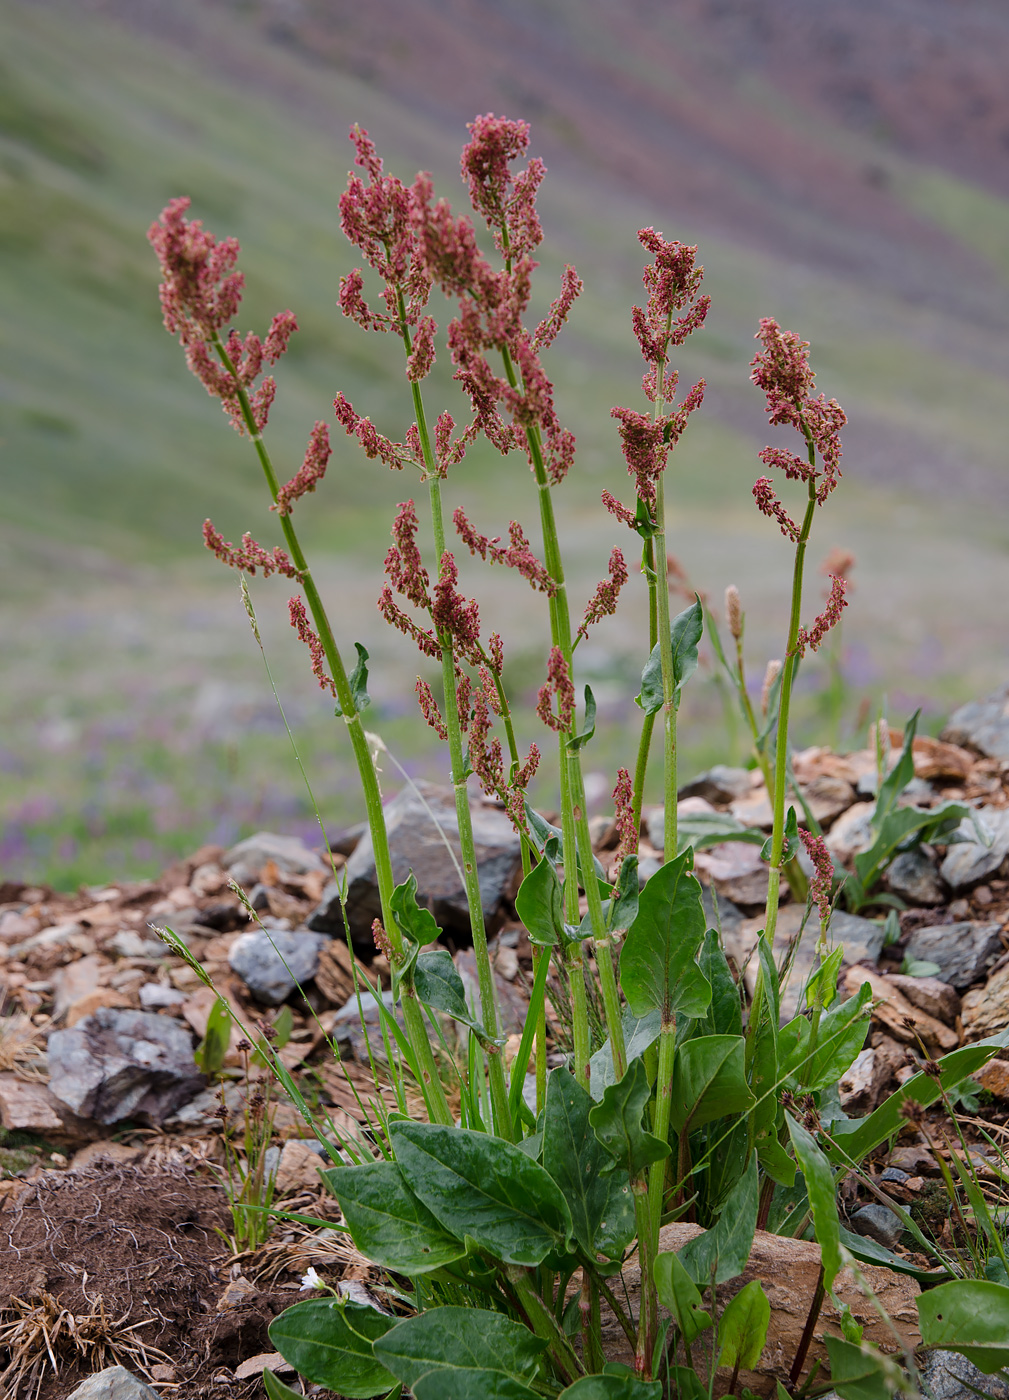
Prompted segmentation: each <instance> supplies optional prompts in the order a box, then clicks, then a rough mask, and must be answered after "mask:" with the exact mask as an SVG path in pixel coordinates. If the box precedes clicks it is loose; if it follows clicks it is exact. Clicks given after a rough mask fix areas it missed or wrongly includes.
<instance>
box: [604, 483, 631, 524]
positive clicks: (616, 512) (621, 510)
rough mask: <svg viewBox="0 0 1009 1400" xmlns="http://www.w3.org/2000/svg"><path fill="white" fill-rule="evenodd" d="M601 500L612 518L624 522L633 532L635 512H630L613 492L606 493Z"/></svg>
mask: <svg viewBox="0 0 1009 1400" xmlns="http://www.w3.org/2000/svg"><path fill="white" fill-rule="evenodd" d="M601 499H602V503H603V505H604V506H605V507H606V509H607V510H608V511H609V513H610V514H611V515H612V516H615V517H616V519H617V520H620V521H622V522H623V523H624V524H625V525H627V526H628V527H629V528H630V529H631V530H633V529H634V523H635V516H634V512H633V511H632V510H628V509H627V507H626V506H625V505H622V504H621V502H620V501H618V500H617V498H616V496H614V494H613V492H612V491H604V492H603V494H602V498H601Z"/></svg>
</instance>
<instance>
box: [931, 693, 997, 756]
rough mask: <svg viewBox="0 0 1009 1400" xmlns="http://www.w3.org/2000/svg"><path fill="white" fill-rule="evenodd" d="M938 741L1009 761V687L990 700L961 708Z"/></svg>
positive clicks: (976, 701)
mask: <svg viewBox="0 0 1009 1400" xmlns="http://www.w3.org/2000/svg"><path fill="white" fill-rule="evenodd" d="M939 737H940V739H944V740H945V741H946V743H947V744H959V745H960V747H961V748H969V749H976V750H977V752H978V753H982V754H984V755H985V757H986V758H1009V686H1006V687H1005V688H1004V689H1003V690H999V691H996V693H995V694H994V695H989V696H988V699H987V700H972V701H970V702H969V703H968V704H966V705H961V706H960V708H959V709H958V710H955V711H954V712H953V714H952V715H950V719H949V723H948V724H947V725H946V728H945V729H944V730H943V731H942V733H941V734H940V736H939Z"/></svg>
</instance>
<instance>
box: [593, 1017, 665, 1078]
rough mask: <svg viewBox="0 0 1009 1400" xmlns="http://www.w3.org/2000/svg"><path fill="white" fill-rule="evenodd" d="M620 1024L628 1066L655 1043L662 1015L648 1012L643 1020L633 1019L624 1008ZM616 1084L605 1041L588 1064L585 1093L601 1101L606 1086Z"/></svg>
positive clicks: (615, 1075)
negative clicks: (622, 1030)
mask: <svg viewBox="0 0 1009 1400" xmlns="http://www.w3.org/2000/svg"><path fill="white" fill-rule="evenodd" d="M621 1021H622V1023H623V1027H624V1050H625V1052H626V1056H627V1063H628V1064H631V1063H632V1061H634V1060H636V1059H637V1058H638V1057H639V1056H640V1055H643V1054H644V1053H645V1051H646V1050H647V1049H648V1047H649V1046H650V1045H654V1044H655V1042H656V1041H657V1040H658V1038H659V1031H660V1030H661V1029H662V1015H661V1013H660V1012H658V1011H649V1012H648V1014H647V1016H635V1015H634V1012H633V1011H629V1010H628V1009H627V1008H626V1007H625V1008H624V1013H623V1016H622V1017H621ZM616 1082H617V1073H616V1069H615V1068H614V1065H613V1047H612V1046H611V1045H610V1042H609V1040H605V1041H603V1043H602V1045H601V1046H600V1047H599V1049H598V1050H597V1051H596V1053H595V1054H594V1055H593V1056H592V1058H591V1059H590V1060H589V1092H590V1093H591V1095H592V1097H593V1098H594V1099H597V1100H598V1099H601V1098H602V1096H603V1094H604V1093H605V1092H606V1090H607V1089H608V1088H609V1087H610V1085H611V1084H615V1083H616Z"/></svg>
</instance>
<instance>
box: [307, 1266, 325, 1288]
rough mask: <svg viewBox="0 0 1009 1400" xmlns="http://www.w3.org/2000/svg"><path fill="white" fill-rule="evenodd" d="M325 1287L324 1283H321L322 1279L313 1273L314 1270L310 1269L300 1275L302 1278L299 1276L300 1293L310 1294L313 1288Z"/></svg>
mask: <svg viewBox="0 0 1009 1400" xmlns="http://www.w3.org/2000/svg"><path fill="white" fill-rule="evenodd" d="M325 1287H326V1285H325V1283H324V1282H323V1281H322V1279H321V1278H320V1277H319V1275H318V1274H317V1273H316V1272H315V1270H314V1269H312V1268H310V1269H309V1270H308V1273H306V1274H302V1276H301V1292H302V1293H308V1292H310V1290H311V1289H313V1288H325Z"/></svg>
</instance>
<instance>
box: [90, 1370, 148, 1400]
mask: <svg viewBox="0 0 1009 1400" xmlns="http://www.w3.org/2000/svg"><path fill="white" fill-rule="evenodd" d="M67 1400H158V1392H157V1391H156V1390H152V1389H151V1387H150V1386H149V1385H145V1384H144V1382H143V1381H142V1380H138V1379H137V1377H136V1376H135V1375H134V1374H133V1372H132V1371H127V1369H126V1367H125V1366H106V1368H105V1370H104V1371H96V1372H95V1373H94V1375H93V1376H88V1378H87V1380H84V1381H81V1383H80V1385H79V1386H78V1387H77V1389H76V1390H72V1391H71V1392H70V1394H69V1395H68V1396H67Z"/></svg>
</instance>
